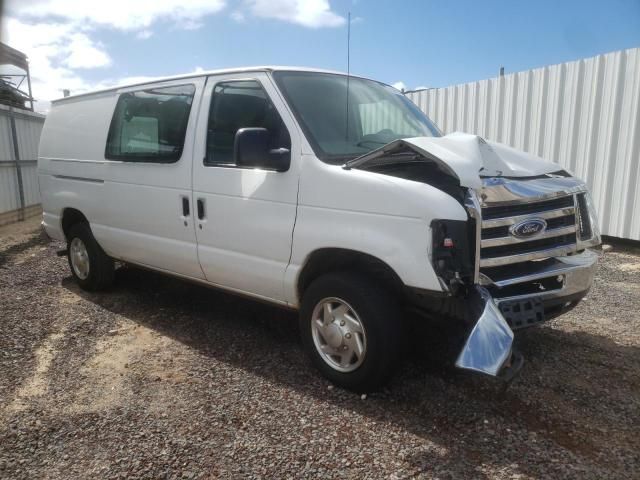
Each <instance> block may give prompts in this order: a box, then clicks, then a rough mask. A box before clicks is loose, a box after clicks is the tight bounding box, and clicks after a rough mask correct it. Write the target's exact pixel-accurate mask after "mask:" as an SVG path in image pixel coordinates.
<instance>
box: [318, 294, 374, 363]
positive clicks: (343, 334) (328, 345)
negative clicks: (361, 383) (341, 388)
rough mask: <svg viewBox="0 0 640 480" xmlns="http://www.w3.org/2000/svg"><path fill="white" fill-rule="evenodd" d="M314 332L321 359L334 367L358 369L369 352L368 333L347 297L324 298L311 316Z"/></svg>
mask: <svg viewBox="0 0 640 480" xmlns="http://www.w3.org/2000/svg"><path fill="white" fill-rule="evenodd" d="M311 334H312V337H313V343H314V345H315V347H316V350H317V352H318V353H319V354H320V358H322V360H324V362H325V363H326V364H327V365H329V366H330V367H331V368H333V369H334V370H337V371H339V372H343V373H349V372H353V371H354V370H356V369H357V368H358V367H359V366H360V365H362V362H363V361H364V358H365V356H366V353H367V336H366V333H365V330H364V325H363V324H362V321H361V320H360V317H359V316H358V313H357V312H356V311H355V310H354V309H353V307H351V305H349V304H348V303H347V302H345V301H344V300H342V299H340V298H337V297H329V298H325V299H322V300H320V301H319V302H318V303H317V305H316V307H315V308H314V309H313V313H312V315H311Z"/></svg>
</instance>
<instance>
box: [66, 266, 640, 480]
mask: <svg viewBox="0 0 640 480" xmlns="http://www.w3.org/2000/svg"><path fill="white" fill-rule="evenodd" d="M62 285H63V287H64V288H67V289H69V290H71V291H73V292H74V293H77V294H79V295H81V296H82V297H83V298H85V299H86V300H88V301H90V302H93V303H95V304H97V305H99V306H101V307H102V308H105V309H107V310H109V311H111V312H114V313H117V314H119V315H122V316H124V317H126V318H128V319H130V320H132V321H134V322H136V323H138V324H140V325H144V326H145V327H148V328H151V329H154V330H155V331H157V332H159V333H161V334H162V335H166V336H169V337H171V338H173V339H175V340H177V341H179V342H181V343H183V344H185V345H187V346H188V347H190V348H194V349H197V350H198V351H199V352H200V353H202V354H204V355H206V356H208V357H211V358H213V359H215V360H217V361H220V362H226V363H229V364H232V365H233V366H235V367H238V368H241V369H243V370H245V371H247V372H248V373H250V374H252V375H260V376H262V377H265V378H267V379H268V380H269V381H272V382H277V383H279V384H282V385H285V386H287V387H288V388H291V389H294V390H295V391H297V392H298V393H300V394H303V395H314V396H317V397H320V398H321V399H323V401H329V402H332V403H334V404H335V406H337V407H340V408H350V409H353V410H356V411H358V412H359V413H361V414H362V415H365V416H367V417H370V418H372V419H374V420H376V421H379V422H383V423H384V422H391V423H392V424H394V425H395V426H397V427H399V428H401V429H404V430H407V431H409V432H411V433H412V434H414V435H417V436H420V437H422V438H425V439H428V440H430V441H432V442H434V443H435V444H437V445H441V446H443V447H445V448H446V449H447V451H448V452H449V453H448V455H446V456H445V457H440V456H438V457H435V456H434V454H433V453H430V454H429V453H415V454H412V456H411V457H410V458H409V461H410V462H411V463H412V464H413V465H414V466H415V468H416V471H422V470H424V471H429V470H430V469H431V468H432V466H433V464H434V462H439V464H440V465H441V466H442V468H443V469H445V470H448V471H451V472H454V473H457V474H459V475H462V476H468V475H470V474H472V475H473V476H474V477H476V478H477V477H483V476H485V475H484V474H483V470H482V468H480V466H481V465H483V464H484V465H491V466H492V469H493V470H495V468H507V467H508V468H510V469H515V470H516V471H518V472H520V473H523V474H525V475H526V474H529V475H533V476H536V475H538V474H539V473H540V469H539V467H538V468H533V467H531V468H530V466H531V465H532V464H537V465H541V464H542V465H545V464H548V463H549V462H550V458H552V457H553V458H558V455H561V458H564V459H565V461H567V462H573V463H577V464H581V465H585V466H586V465H591V466H596V468H602V469H603V470H602V471H603V472H608V473H609V474H613V475H616V476H617V475H626V474H628V468H629V467H630V465H631V464H632V463H634V462H635V461H637V451H638V450H640V442H639V441H638V438H636V436H635V435H633V433H632V432H633V431H634V430H635V431H638V429H640V421H639V418H638V409H637V407H638V398H640V377H639V375H638V372H640V349H639V348H638V347H629V346H621V345H618V344H616V343H615V342H614V341H612V340H611V339H609V338H607V337H602V336H596V335H592V334H589V333H586V332H566V331H563V330H559V329H555V328H549V327H542V328H537V329H532V330H530V331H525V332H522V333H521V334H519V335H518V337H517V346H518V348H519V349H520V350H521V351H522V352H523V353H524V355H525V358H526V359H527V364H526V365H525V368H524V369H523V371H522V373H521V377H520V378H519V379H518V380H517V381H516V382H515V383H514V385H512V386H511V388H510V389H509V390H508V391H507V392H506V393H505V394H504V395H502V396H501V395H499V393H498V392H499V386H498V385H497V384H496V383H495V382H493V381H491V380H490V379H485V378H482V377H475V376H472V375H469V374H464V373H461V372H458V371H455V370H452V369H451V368H449V367H448V366H447V364H446V362H442V361H440V360H439V358H438V355H439V354H437V353H436V354H434V352H438V349H437V348H436V347H437V345H438V344H439V341H438V339H437V338H436V339H433V338H432V339H431V340H430V341H427V339H417V343H418V344H422V342H424V345H427V346H430V347H428V348H424V349H422V351H420V350H421V349H420V348H418V349H416V352H414V353H413V354H412V355H411V357H410V358H409V360H408V362H407V363H406V364H405V365H404V366H403V368H402V369H401V371H400V373H399V374H398V375H397V377H396V378H395V379H394V381H393V382H392V384H391V385H390V386H389V389H387V390H385V391H384V392H380V393H377V394H374V395H372V396H370V397H369V399H368V400H367V401H366V402H362V401H361V400H360V399H359V397H358V396H356V395H352V394H347V393H346V392H338V394H336V395H327V382H326V381H325V380H324V379H322V378H321V377H320V376H319V374H318V373H317V372H316V371H315V370H314V369H313V368H312V366H311V365H310V363H309V361H308V360H307V358H306V356H305V354H304V352H303V351H302V348H301V344H300V341H299V333H298V327H297V318H296V315H295V313H292V312H289V311H286V310H281V309H277V308H274V307H271V306H268V305H265V304H261V303H256V302H253V301H250V300H247V299H244V298H240V297H236V296H232V295H229V294H227V293H223V292H218V291H215V290H211V289H208V288H205V287H202V286H198V285H194V284H191V283H187V282H183V281H180V280H176V279H173V278H169V277H165V276H163V275H160V274H156V273H153V272H148V271H145V270H139V269H136V268H132V267H123V268H120V269H119V270H118V272H117V274H116V286H115V287H114V289H113V290H112V291H111V292H107V293H100V294H89V293H86V292H82V291H80V290H79V289H78V287H77V286H76V285H75V283H74V282H73V281H72V279H71V278H70V277H68V278H65V279H64V280H63V282H62ZM151 314H153V315H151ZM431 347H433V348H431ZM487 420H488V422H487ZM487 423H489V424H490V425H491V428H487ZM480 442H484V443H483V445H482V448H479V447H477V445H479V443H480ZM528 442H537V447H536V449H535V450H534V451H532V449H530V448H529V447H528ZM634 451H635V452H636V453H633V452H634ZM559 452H560V453H559ZM630 458H633V459H634V461H630ZM514 466H515V468H514ZM550 468H551V469H552V470H550V471H552V472H556V473H557V474H561V473H562V472H564V473H566V471H563V470H553V468H555V467H553V466H552V467H550ZM575 473H576V472H574V474H575Z"/></svg>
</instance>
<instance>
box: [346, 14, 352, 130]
mask: <svg viewBox="0 0 640 480" xmlns="http://www.w3.org/2000/svg"><path fill="white" fill-rule="evenodd" d="M350 75H351V12H349V13H348V15H347V118H346V122H345V125H346V127H345V140H346V141H349V76H350Z"/></svg>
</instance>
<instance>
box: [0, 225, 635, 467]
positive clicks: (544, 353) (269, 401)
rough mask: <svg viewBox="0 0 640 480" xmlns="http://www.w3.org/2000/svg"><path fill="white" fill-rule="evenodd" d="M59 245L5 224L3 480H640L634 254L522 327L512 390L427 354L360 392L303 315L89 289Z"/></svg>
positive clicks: (131, 290) (150, 286)
mask: <svg viewBox="0 0 640 480" xmlns="http://www.w3.org/2000/svg"><path fill="white" fill-rule="evenodd" d="M60 248H62V245H60V244H57V243H50V242H49V241H48V240H47V239H46V238H45V237H44V236H43V235H41V234H40V230H39V219H38V218H36V219H32V220H29V221H27V222H24V223H20V224H14V225H12V226H9V227H2V228H0V478H25V479H27V478H29V479H32V478H51V479H63V478H101V479H102V478H149V479H151V478H154V479H155V478H278V479H284V478H354V479H362V478H376V479H377V478H396V479H398V478H442V479H445V478H551V477H553V478H580V479H583V478H594V479H604V478H638V476H639V475H640V473H639V472H640V434H639V432H640V254H639V253H638V252H633V251H631V250H629V249H623V248H622V247H614V248H613V250H611V251H608V252H606V253H604V254H603V256H602V257H601V260H600V265H599V272H598V278H597V280H596V284H595V286H594V288H593V289H592V291H591V292H590V294H589V295H588V297H587V299H586V300H585V301H583V302H582V303H581V304H580V305H579V306H578V307H577V308H575V309H574V310H573V311H571V312H570V313H568V314H566V315H565V316H563V317H560V318H558V319H556V320H553V321H551V322H549V323H548V324H546V325H544V326H542V327H539V328H534V329H530V330H527V331H522V332H519V333H518V334H517V337H516V345H517V348H518V349H519V350H520V351H522V353H523V354H524V355H525V358H526V364H525V367H524V369H523V371H522V372H521V375H520V377H519V378H518V379H517V380H516V382H515V383H514V384H513V385H512V386H511V387H510V388H509V389H508V390H507V391H506V393H504V394H503V395H501V394H500V390H499V388H498V386H497V384H496V383H495V382H493V381H491V380H490V379H486V378H481V377H476V376H473V375H470V374H466V373H463V372H456V371H452V370H451V369H449V368H447V367H446V366H444V365H441V364H439V363H438V361H435V360H434V358H432V356H429V354H428V352H423V353H424V354H420V353H418V354H415V355H413V356H412V357H411V358H410V359H409V360H408V361H407V363H406V364H405V365H404V366H403V367H402V369H401V371H400V373H399V374H398V376H397V377H396V378H395V380H394V381H393V382H392V384H391V385H390V386H389V388H388V389H387V390H385V391H383V392H380V393H377V394H372V395H369V396H368V397H366V398H361V397H360V396H358V395H355V394H352V393H349V392H346V391H343V390H340V389H338V388H333V387H332V386H330V385H329V384H328V383H327V382H326V381H325V380H324V379H323V378H321V377H320V376H319V375H318V374H317V373H316V371H314V370H313V369H312V367H311V366H310V364H309V362H308V361H307V359H306V357H305V355H304V353H303V351H302V350H301V345H300V341H299V340H298V332H297V327H296V320H295V316H293V315H292V314H291V313H287V312H283V311H280V310H277V309H274V308H271V307H267V306H264V305H261V304H256V303H252V302H250V301H247V300H244V299H240V298H237V297H233V296H230V295H227V294H224V293H220V292H217V291H214V290H209V289H206V288H203V287H200V286H194V285H191V284H188V283H185V282H182V281H179V280H175V279H171V278H167V277H163V276H161V275H158V274H155V273H150V272H146V271H141V270H138V269H134V268H131V267H122V268H120V269H119V270H118V272H117V274H116V286H115V288H114V289H113V290H112V291H110V292H107V293H100V294H87V293H85V292H82V291H80V290H79V289H78V288H77V286H76V285H75V284H74V283H73V281H72V280H71V276H70V273H69V270H68V265H67V261H66V258H60V257H57V256H56V254H55V252H56V250H58V249H60ZM428 345H429V342H428V341H425V349H424V350H429V348H428V347H427V346H428Z"/></svg>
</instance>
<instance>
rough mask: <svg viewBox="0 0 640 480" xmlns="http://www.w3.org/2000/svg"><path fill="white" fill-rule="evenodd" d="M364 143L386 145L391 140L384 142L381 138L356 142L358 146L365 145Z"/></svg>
mask: <svg viewBox="0 0 640 480" xmlns="http://www.w3.org/2000/svg"><path fill="white" fill-rule="evenodd" d="M364 143H374V144H376V145H386V144H387V143H389V142H383V141H380V140H360V141H359V142H358V143H356V147H364V145H363V144H364Z"/></svg>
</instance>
